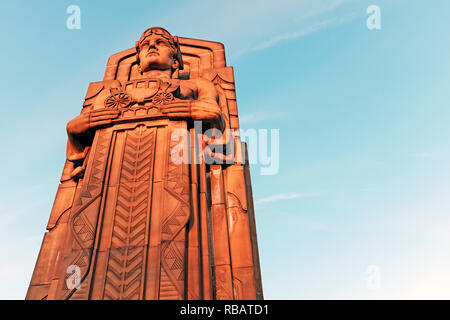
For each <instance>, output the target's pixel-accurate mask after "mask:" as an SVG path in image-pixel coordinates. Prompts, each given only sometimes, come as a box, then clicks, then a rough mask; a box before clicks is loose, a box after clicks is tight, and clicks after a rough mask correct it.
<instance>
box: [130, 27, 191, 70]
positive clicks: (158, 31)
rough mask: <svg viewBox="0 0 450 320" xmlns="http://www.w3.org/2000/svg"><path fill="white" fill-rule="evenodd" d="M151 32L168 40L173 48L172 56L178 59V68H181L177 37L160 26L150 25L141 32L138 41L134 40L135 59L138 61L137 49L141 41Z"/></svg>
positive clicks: (181, 60)
mask: <svg viewBox="0 0 450 320" xmlns="http://www.w3.org/2000/svg"><path fill="white" fill-rule="evenodd" d="M152 34H157V35H159V36H161V37H163V38H165V39H166V40H167V41H169V44H170V46H171V47H172V50H173V57H174V58H175V59H176V60H177V61H178V63H179V67H178V69H179V70H183V59H182V57H181V50H180V43H179V41H178V37H174V36H172V35H171V34H170V33H169V31H167V30H166V29H164V28H161V27H151V28H148V29H147V30H145V31H144V33H142V36H141V38H140V39H139V41H136V60H137V62H138V63H140V61H139V49H140V46H141V44H142V42H143V41H144V40H145V39H146V38H147V37H149V36H151V35H152Z"/></svg>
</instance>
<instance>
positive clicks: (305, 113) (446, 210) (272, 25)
mask: <svg viewBox="0 0 450 320" xmlns="http://www.w3.org/2000/svg"><path fill="white" fill-rule="evenodd" d="M242 2H243V1H220V2H219V1H217V2H216V1H171V2H170V3H163V2H161V1H128V2H127V5H129V7H127V8H123V1H106V0H96V1H75V0H71V1H58V2H56V1H14V2H9V3H3V2H2V4H1V9H2V10H1V11H0V12H1V13H0V15H1V19H0V30H1V31H0V32H1V35H2V43H3V45H2V49H3V50H2V51H1V52H0V59H1V61H2V63H1V64H0V68H1V72H0V74H1V75H2V77H0V86H1V87H2V88H3V90H2V96H3V101H2V105H1V106H2V117H1V118H0V134H1V136H2V138H3V139H2V140H1V141H0V149H1V150H2V152H3V154H2V157H1V160H0V164H1V167H2V168H3V170H1V171H0V181H1V183H0V256H2V257H3V258H2V260H1V261H0V299H23V298H24V297H25V293H26V290H27V287H28V284H29V281H30V278H31V274H32V271H33V268H34V264H35V261H36V258H37V254H38V251H39V247H40V244H41V241H42V236H43V233H44V229H45V225H46V223H47V220H48V217H49V213H50V210H51V206H52V203H53V200H54V195H55V193H56V188H57V183H58V179H59V177H60V174H61V170H62V167H63V164H64V159H65V144H66V136H65V124H66V123H67V121H68V120H70V119H71V118H73V117H74V116H76V115H77V114H78V113H79V111H80V108H81V103H82V100H83V98H84V95H85V91H86V89H87V86H88V84H89V82H91V81H98V80H101V79H102V77H103V72H104V67H105V65H106V61H107V58H108V57H109V56H110V55H111V54H113V53H115V52H118V51H120V50H124V49H127V48H129V47H131V46H133V44H134V41H135V40H136V39H138V37H139V36H140V34H141V32H142V31H143V30H145V29H146V28H147V27H150V26H155V25H158V26H162V27H165V28H166V29H168V30H169V31H170V32H171V33H172V34H175V35H180V36H185V37H193V38H200V39H206V40H214V41H220V42H222V43H224V45H225V48H226V55H227V63H228V65H231V66H233V67H234V69H235V78H236V88H237V89H236V90H237V97H238V108H239V113H240V118H241V126H242V128H243V129H251V128H254V129H268V130H270V129H279V130H280V131H279V132H280V145H279V147H280V157H279V159H280V168H279V171H278V173H277V174H276V175H270V176H267V175H261V174H260V168H261V166H260V165H253V166H252V168H251V169H252V171H251V172H252V181H253V192H254V199H255V207H256V220H257V228H258V229H257V230H258V239H259V248H260V258H261V268H262V278H263V287H264V295H265V298H267V299H335V298H343V299H347V298H348V299H365V298H368V299H383V298H384V299H396V298H406V299H411V298H425V299H427V298H447V299H449V298H450V272H449V271H448V270H450V197H449V195H450V165H449V163H450V161H449V160H450V139H449V138H450V126H449V119H450V108H449V106H450V102H449V101H450V90H449V87H450V80H449V79H450V76H449V75H450V59H449V57H450V43H449V41H448V40H447V39H448V35H447V33H448V32H449V31H450V21H449V19H448V12H449V11H450V3H449V2H448V1H446V0H434V1H433V2H432V5H431V4H430V2H426V1H419V0H411V1H406V0H395V1H393V0H391V1H388V0H371V1H365V0H319V1H318V0H304V1H302V0H297V1H287V0H278V1H245V2H244V3H242ZM71 4H76V5H78V6H80V8H81V29H80V30H68V29H67V28H66V19H67V17H68V15H67V13H66V8H67V7H68V6H69V5H71ZM369 5H378V6H379V7H380V9H381V25H382V28H381V30H372V31H370V30H368V29H367V27H366V19H367V18H368V15H367V14H366V8H367V7H368V6H369ZM249 147H250V148H257V146H256V145H250V146H249ZM372 265H374V266H377V267H378V268H379V271H380V273H379V276H380V277H379V279H380V286H379V288H378V289H369V288H368V287H367V281H368V279H369V278H370V274H368V273H367V268H368V267H369V266H372Z"/></svg>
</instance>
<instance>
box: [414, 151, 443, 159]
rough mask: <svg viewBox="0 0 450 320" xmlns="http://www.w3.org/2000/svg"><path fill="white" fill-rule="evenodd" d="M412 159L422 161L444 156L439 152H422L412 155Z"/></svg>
mask: <svg viewBox="0 0 450 320" xmlns="http://www.w3.org/2000/svg"><path fill="white" fill-rule="evenodd" d="M411 157H414V158H422V159H439V158H441V157H442V154H441V153H437V152H421V153H413V154H411Z"/></svg>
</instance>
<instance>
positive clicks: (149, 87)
mask: <svg viewBox="0 0 450 320" xmlns="http://www.w3.org/2000/svg"><path fill="white" fill-rule="evenodd" d="M122 91H123V92H124V93H125V94H127V95H128V96H129V97H130V98H131V100H132V101H133V102H134V103H137V104H140V105H142V104H148V103H150V104H156V105H159V104H166V103H169V102H170V101H173V100H174V99H176V98H178V97H179V96H180V81H175V80H173V81H163V80H160V79H147V80H134V81H129V82H126V83H124V84H123V85H122Z"/></svg>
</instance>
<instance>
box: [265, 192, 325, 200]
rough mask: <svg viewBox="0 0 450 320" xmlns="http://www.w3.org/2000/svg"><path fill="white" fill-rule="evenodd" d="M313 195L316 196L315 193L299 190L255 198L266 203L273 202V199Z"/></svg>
mask: <svg viewBox="0 0 450 320" xmlns="http://www.w3.org/2000/svg"><path fill="white" fill-rule="evenodd" d="M314 196H317V193H312V192H301V193H292V194H276V195H273V196H270V197H266V198H261V199H258V200H256V203H268V202H274V201H281V200H291V199H299V198H306V197H314Z"/></svg>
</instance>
